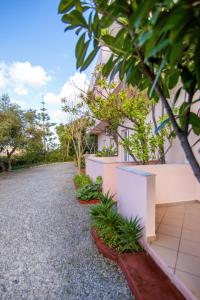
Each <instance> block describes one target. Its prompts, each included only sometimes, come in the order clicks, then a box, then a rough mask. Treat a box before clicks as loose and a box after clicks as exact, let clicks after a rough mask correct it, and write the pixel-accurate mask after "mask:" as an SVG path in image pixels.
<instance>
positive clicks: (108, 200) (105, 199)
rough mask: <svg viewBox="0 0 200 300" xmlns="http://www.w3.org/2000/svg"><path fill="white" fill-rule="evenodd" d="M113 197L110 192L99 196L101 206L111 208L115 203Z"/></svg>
mask: <svg viewBox="0 0 200 300" xmlns="http://www.w3.org/2000/svg"><path fill="white" fill-rule="evenodd" d="M113 197H114V195H112V194H111V193H110V192H107V193H105V194H102V195H101V198H100V200H101V203H102V204H110V205H111V207H112V206H114V205H115V202H114V201H113Z"/></svg>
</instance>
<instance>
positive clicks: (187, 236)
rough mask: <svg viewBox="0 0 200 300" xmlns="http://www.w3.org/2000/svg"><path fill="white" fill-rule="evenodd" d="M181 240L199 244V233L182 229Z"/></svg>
mask: <svg viewBox="0 0 200 300" xmlns="http://www.w3.org/2000/svg"><path fill="white" fill-rule="evenodd" d="M182 239H184V240H188V241H193V242H200V233H199V231H196V230H189V229H186V228H183V231H182Z"/></svg>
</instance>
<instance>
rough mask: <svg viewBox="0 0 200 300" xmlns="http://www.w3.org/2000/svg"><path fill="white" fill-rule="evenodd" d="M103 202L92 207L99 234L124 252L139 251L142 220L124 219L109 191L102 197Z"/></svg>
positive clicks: (110, 244) (92, 214)
mask: <svg viewBox="0 0 200 300" xmlns="http://www.w3.org/2000/svg"><path fill="white" fill-rule="evenodd" d="M101 200H102V203H101V204H99V205H95V206H94V207H92V208H91V211H90V213H91V218H92V222H93V225H94V226H95V228H96V230H97V232H98V235H99V236H100V238H102V239H103V241H104V242H105V243H106V244H107V245H108V246H110V247H111V248H113V249H114V250H116V251H118V252H120V253H123V252H139V251H142V247H141V246H140V244H139V239H140V237H141V236H142V230H143V228H142V226H141V225H140V220H139V219H138V218H137V217H136V218H135V219H131V220H127V219H123V218H122V217H121V216H120V215H119V213H118V212H117V210H116V206H115V202H113V201H112V196H111V195H109V193H107V194H106V195H103V196H102V197H101Z"/></svg>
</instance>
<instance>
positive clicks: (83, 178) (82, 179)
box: [74, 174, 92, 188]
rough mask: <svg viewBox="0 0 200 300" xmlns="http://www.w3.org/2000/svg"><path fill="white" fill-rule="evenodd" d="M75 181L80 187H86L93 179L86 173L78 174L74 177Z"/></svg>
mask: <svg viewBox="0 0 200 300" xmlns="http://www.w3.org/2000/svg"><path fill="white" fill-rule="evenodd" d="M74 182H75V184H76V185H77V186H78V187H80V188H81V187H84V186H85V185H87V184H91V183H92V179H91V178H90V177H89V176H88V175H86V174H78V175H76V176H75V177H74Z"/></svg>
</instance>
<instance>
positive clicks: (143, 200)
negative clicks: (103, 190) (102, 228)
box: [117, 167, 155, 238]
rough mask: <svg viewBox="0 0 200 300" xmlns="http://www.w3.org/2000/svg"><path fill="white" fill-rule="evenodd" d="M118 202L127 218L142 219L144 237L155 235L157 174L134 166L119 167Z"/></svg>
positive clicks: (119, 207)
mask: <svg viewBox="0 0 200 300" xmlns="http://www.w3.org/2000/svg"><path fill="white" fill-rule="evenodd" d="M117 203H118V210H119V213H120V214H121V215H122V216H123V217H125V218H128V219H130V218H135V217H136V216H137V217H139V218H140V219H141V224H142V226H144V237H145V238H146V237H148V238H149V237H154V236H155V176H154V175H152V174H148V173H146V172H141V171H138V170H136V169H134V168H133V167H118V168H117Z"/></svg>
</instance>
